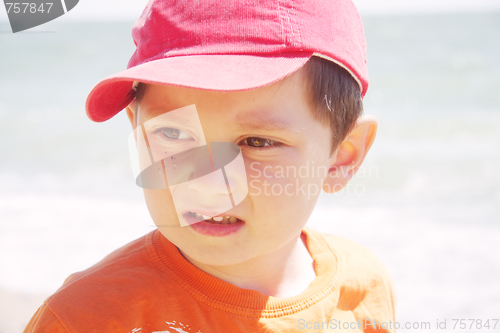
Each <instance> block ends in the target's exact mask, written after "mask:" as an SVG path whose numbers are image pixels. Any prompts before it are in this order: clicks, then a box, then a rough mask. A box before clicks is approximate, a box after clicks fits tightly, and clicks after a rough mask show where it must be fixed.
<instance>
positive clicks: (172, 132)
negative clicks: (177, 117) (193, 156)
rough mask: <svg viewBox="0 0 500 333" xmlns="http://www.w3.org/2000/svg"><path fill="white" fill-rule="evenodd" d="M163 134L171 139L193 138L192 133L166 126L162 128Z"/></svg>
mask: <svg viewBox="0 0 500 333" xmlns="http://www.w3.org/2000/svg"><path fill="white" fill-rule="evenodd" d="M161 132H162V133H163V135H164V136H165V137H166V138H168V139H171V140H189V139H192V137H191V135H189V134H188V133H187V132H185V131H183V130H180V129H178V128H172V127H164V128H162V129H161Z"/></svg>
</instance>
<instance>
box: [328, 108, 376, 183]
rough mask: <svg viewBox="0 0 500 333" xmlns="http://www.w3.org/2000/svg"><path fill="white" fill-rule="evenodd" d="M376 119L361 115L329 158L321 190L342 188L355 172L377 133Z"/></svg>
mask: <svg viewBox="0 0 500 333" xmlns="http://www.w3.org/2000/svg"><path fill="white" fill-rule="evenodd" d="M377 127H378V123H377V119H376V118H375V117H373V116H361V117H359V118H358V120H357V121H356V125H355V126H354V128H353V129H352V131H351V132H350V133H349V134H348V135H347V137H346V138H345V139H344V141H343V142H342V143H341V144H340V145H339V147H338V148H337V150H336V151H335V153H334V154H333V155H332V158H331V160H330V161H331V164H330V165H331V166H330V168H329V170H328V175H327V177H326V179H325V181H324V182H323V190H324V191H325V192H327V193H333V192H337V191H340V190H341V189H343V188H344V187H345V186H346V185H347V183H349V180H351V178H352V177H353V176H354V175H355V174H356V172H357V171H358V169H359V167H360V166H361V164H362V163H363V160H364V159H365V157H366V154H368V151H369V150H370V147H371V146H372V144H373V141H374V140H375V135H376V133H377Z"/></svg>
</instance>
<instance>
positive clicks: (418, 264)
mask: <svg viewBox="0 0 500 333" xmlns="http://www.w3.org/2000/svg"><path fill="white" fill-rule="evenodd" d="M132 24H133V22H109V23H104V22H79V23H67V22H65V21H64V20H59V21H58V20H56V21H54V22H51V23H49V24H46V25H44V26H41V27H39V28H37V29H34V30H30V31H26V32H24V33H18V34H11V33H9V30H10V28H9V26H8V25H7V24H6V23H5V22H0V152H1V157H0V290H7V291H10V292H19V293H23V294H43V295H49V294H50V293H52V292H54V291H55V290H56V289H57V288H58V287H59V286H60V285H61V284H62V283H63V281H64V279H65V278H66V277H67V276H68V275H69V274H71V273H72V272H75V271H78V270H82V269H85V268H86V267H88V266H90V265H92V264H93V263H95V262H97V261H98V260H100V259H101V258H102V257H104V256H105V255H106V254H107V253H109V252H111V251H112V250H114V249H116V248H117V247H119V246H121V245H123V244H125V243H126V242H128V241H130V240H132V239H135V238H137V237H139V236H141V235H143V234H145V233H147V232H148V231H150V230H153V223H152V221H151V219H150V217H149V214H148V212H147V209H146V207H145V204H144V202H143V201H144V200H143V198H142V193H141V190H140V189H139V188H137V187H136V186H135V185H134V183H133V180H132V171H131V168H130V166H129V159H128V151H127V136H128V134H129V131H130V129H129V124H128V121H127V119H126V116H125V115H124V114H120V115H118V116H117V117H115V118H113V119H112V120H110V121H108V122H106V123H101V124H96V123H92V122H91V121H89V120H88V119H87V118H86V116H85V112H84V103H85V98H86V96H87V94H88V92H89V91H90V89H91V88H92V87H93V85H94V84H95V83H97V82H98V81H99V80H100V79H102V78H104V77H106V76H108V75H110V74H113V73H115V72H118V71H120V70H122V69H124V68H125V67H126V64H127V61H128V59H129V57H130V56H131V54H132V52H133V51H134V45H133V42H132V39H131V37H130V29H131V26H132ZM364 26H365V32H366V37H367V43H368V63H369V69H370V88H369V91H368V94H367V96H366V98H365V113H367V114H373V115H375V116H376V117H377V118H378V120H379V130H378V135H377V139H376V141H375V144H374V146H373V148H372V150H371V151H370V153H369V155H368V157H367V158H366V160H365V163H364V166H363V167H362V168H361V169H360V171H359V172H358V175H357V176H356V177H355V178H354V179H353V181H352V183H351V184H350V185H349V186H348V187H347V188H346V189H345V190H344V191H342V192H341V193H339V194H334V195H326V194H325V195H322V196H321V197H320V200H319V203H318V207H317V208H316V210H315V212H314V213H313V215H312V216H311V219H310V223H309V225H310V226H311V227H313V228H316V229H318V230H322V231H326V232H330V233H335V234H338V235H342V236H346V237H348V238H351V239H354V240H356V241H358V242H360V243H362V244H364V245H365V246H367V247H368V248H370V249H371V250H372V251H373V252H375V254H376V255H377V256H378V257H379V258H380V259H381V260H382V261H383V262H384V264H385V265H386V267H387V269H388V270H389V272H390V273H391V275H392V277H393V280H394V285H395V289H396V292H397V297H398V308H397V309H398V312H397V316H398V321H400V322H402V323H404V322H412V323H413V322H417V321H418V322H427V321H429V322H431V323H432V325H433V326H432V327H433V328H434V327H435V322H436V320H440V321H442V320H445V319H447V320H448V327H447V330H439V331H440V332H444V331H450V332H451V331H453V330H452V329H451V328H452V322H451V319H453V318H458V319H482V320H486V319H495V318H496V319H498V318H499V316H500V284H499V283H498V277H499V276H500V256H499V255H498V254H499V253H500V218H499V215H500V173H499V171H498V170H499V167H500V149H499V146H500V62H499V61H498V60H499V59H500V12H494V13H474V14H453V15H444V14H439V15H437V14H436V15H414V16H387V17H385V16H373V17H365V18H364ZM0 303H1V302H0ZM0 305H1V304H0ZM0 308H1V307H0ZM23 318H24V317H23ZM28 319H29V315H28V316H27V317H26V319H23V320H26V321H27V320H28ZM5 320H8V318H7V319H5ZM25 323H26V322H24V325H25ZM2 325H4V326H0V332H11V331H12V332H14V331H16V330H17V331H19V329H17V328H19V327H21V326H22V320H21V323H10V324H9V323H7V322H5V323H3V324H2ZM16 325H17V326H16ZM497 326H499V327H497V328H496V329H495V330H493V329H491V330H489V331H496V332H500V325H497ZM21 329H22V328H21ZM402 330H403V331H408V332H410V331H412V330H413V331H418V329H402ZM462 331H463V332H466V331H471V332H472V331H474V330H462Z"/></svg>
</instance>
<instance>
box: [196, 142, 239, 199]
mask: <svg viewBox="0 0 500 333" xmlns="http://www.w3.org/2000/svg"><path fill="white" fill-rule="evenodd" d="M210 152H211V154H210V155H211V163H212V165H213V170H214V171H212V172H211V173H209V174H207V175H205V176H203V177H199V178H197V179H195V180H193V181H191V182H190V184H189V187H190V188H191V189H193V190H196V191H199V192H200V193H202V194H204V195H226V196H227V195H229V196H230V199H231V202H232V206H233V207H234V206H235V205H237V204H238V203H240V202H241V201H242V200H243V199H244V198H245V197H246V195H247V193H248V187H247V179H246V171H245V164H244V161H243V155H242V154H241V151H240V149H239V147H238V146H237V145H236V144H234V143H230V142H211V143H210Z"/></svg>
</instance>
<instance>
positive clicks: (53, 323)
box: [24, 304, 68, 333]
mask: <svg viewBox="0 0 500 333" xmlns="http://www.w3.org/2000/svg"><path fill="white" fill-rule="evenodd" d="M49 332H50V333H68V330H67V329H66V328H65V327H64V325H63V324H62V323H61V321H60V320H59V318H57V316H56V315H55V314H54V312H52V310H51V309H50V308H49V307H48V306H47V304H43V305H42V306H41V307H40V308H38V310H37V311H36V312H35V314H34V315H33V317H32V318H31V320H30V321H29V323H28V325H27V326H26V328H25V329H24V333H49Z"/></svg>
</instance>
